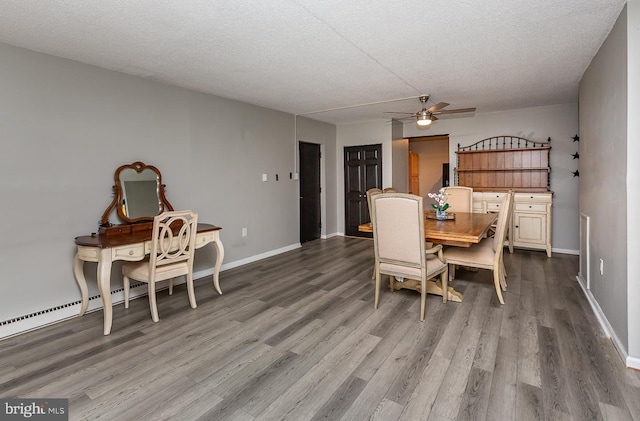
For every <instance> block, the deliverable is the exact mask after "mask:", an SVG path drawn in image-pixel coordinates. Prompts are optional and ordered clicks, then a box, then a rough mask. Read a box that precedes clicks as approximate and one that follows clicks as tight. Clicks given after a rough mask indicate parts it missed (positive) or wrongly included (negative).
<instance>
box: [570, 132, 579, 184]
mask: <svg viewBox="0 0 640 421" xmlns="http://www.w3.org/2000/svg"><path fill="white" fill-rule="evenodd" d="M571 139H573V141H574V142H580V136H578V134H577V133H576V135H575V136H573V137H572V138H571ZM571 156H573V159H580V153H579V152H576V153H574V154H573V155H571ZM573 176H574V177H580V171H578V170H575V171H573Z"/></svg>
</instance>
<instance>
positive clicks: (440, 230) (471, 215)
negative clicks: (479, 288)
mask: <svg viewBox="0 0 640 421" xmlns="http://www.w3.org/2000/svg"><path fill="white" fill-rule="evenodd" d="M454 215H455V216H454V217H453V219H446V220H437V219H434V218H432V215H431V212H429V211H427V212H425V218H424V237H425V240H426V241H428V242H431V243H434V244H442V245H444V246H454V247H471V245H472V244H477V243H479V242H480V241H481V240H482V239H483V238H485V237H486V235H487V232H488V231H489V229H491V226H492V225H493V224H494V223H495V222H496V219H498V214H497V213H475V212H455V214H454ZM358 230H359V231H360V232H373V226H372V224H371V222H367V223H364V224H361V225H359V226H358ZM390 287H391V289H392V290H393V289H400V288H407V289H415V290H417V291H420V288H421V286H420V282H418V281H414V280H411V279H407V280H405V281H404V282H400V281H397V280H395V279H393V277H392V279H391V283H390ZM447 290H448V295H447V300H449V301H456V302H462V298H463V297H462V294H461V293H460V292H458V291H456V290H455V289H454V288H453V287H451V286H449V287H448V288H447ZM427 293H429V294H435V295H443V294H444V292H443V290H442V284H441V283H440V280H439V279H436V280H430V281H429V282H428V283H427Z"/></svg>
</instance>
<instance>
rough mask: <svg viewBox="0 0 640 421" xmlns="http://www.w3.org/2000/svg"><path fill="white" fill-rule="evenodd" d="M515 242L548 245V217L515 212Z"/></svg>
mask: <svg viewBox="0 0 640 421" xmlns="http://www.w3.org/2000/svg"><path fill="white" fill-rule="evenodd" d="M513 218H514V219H513V228H514V238H513V240H514V242H516V243H528V244H541V245H544V244H546V243H547V215H546V214H540V213H523V212H515V213H514V214H513Z"/></svg>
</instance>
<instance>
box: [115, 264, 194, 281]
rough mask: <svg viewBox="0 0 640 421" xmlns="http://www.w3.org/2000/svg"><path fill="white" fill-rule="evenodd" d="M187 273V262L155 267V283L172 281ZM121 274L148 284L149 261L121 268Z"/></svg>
mask: <svg viewBox="0 0 640 421" xmlns="http://www.w3.org/2000/svg"><path fill="white" fill-rule="evenodd" d="M188 272H189V266H188V265H187V262H178V263H172V264H170V265H164V266H157V267H156V281H163V280H165V279H172V278H176V277H178V276H182V275H186V274H187V273H188ZM122 273H123V274H124V275H126V276H128V277H129V278H131V279H135V280H137V281H143V282H148V279H149V261H142V262H131V263H126V264H125V265H123V266H122Z"/></svg>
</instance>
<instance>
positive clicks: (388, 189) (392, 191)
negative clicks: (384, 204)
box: [382, 187, 398, 193]
mask: <svg viewBox="0 0 640 421" xmlns="http://www.w3.org/2000/svg"><path fill="white" fill-rule="evenodd" d="M382 193H398V190H396V188H395V187H385V188H384V189H382Z"/></svg>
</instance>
